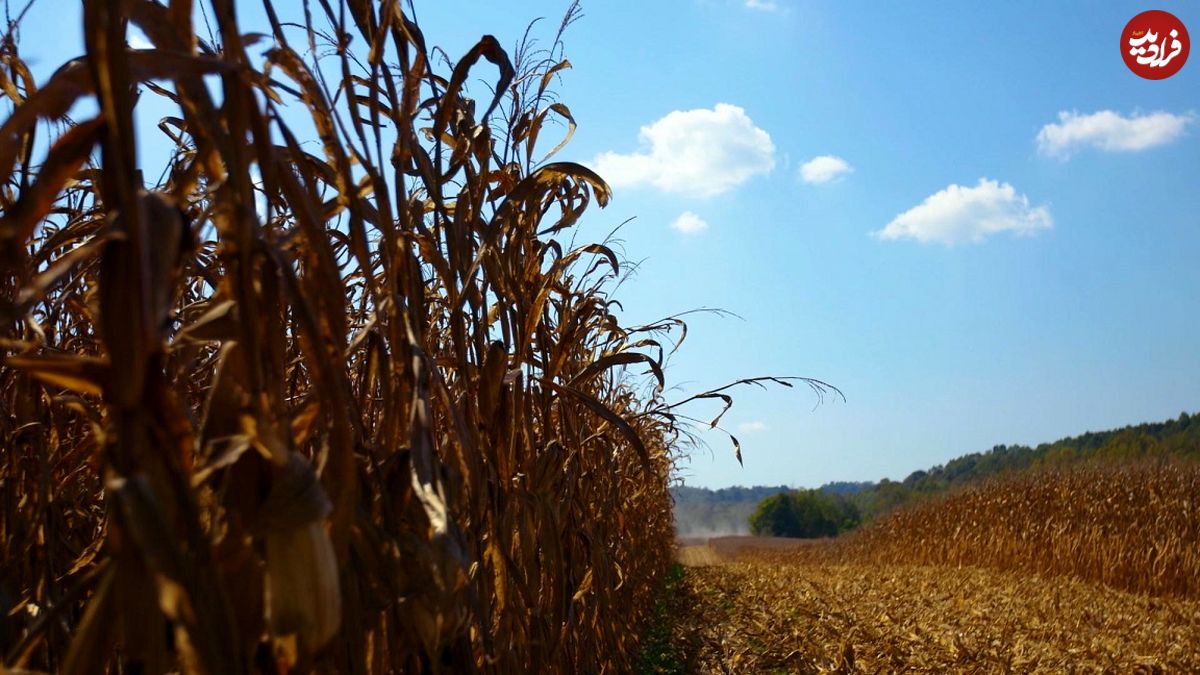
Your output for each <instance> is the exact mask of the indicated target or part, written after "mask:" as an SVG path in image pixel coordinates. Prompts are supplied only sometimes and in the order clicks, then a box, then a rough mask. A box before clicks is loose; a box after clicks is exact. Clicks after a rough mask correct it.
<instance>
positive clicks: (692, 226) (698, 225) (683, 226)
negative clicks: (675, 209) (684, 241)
mask: <svg viewBox="0 0 1200 675" xmlns="http://www.w3.org/2000/svg"><path fill="white" fill-rule="evenodd" d="M671 229H673V230H677V231H679V232H682V233H684V234H696V233H698V232H703V231H704V230H707V229H708V223H706V222H704V221H703V220H701V219H700V216H698V215H696V214H694V213H692V212H691V211H684V212H683V213H681V214H679V217H678V218H676V219H675V222H673V223H671Z"/></svg>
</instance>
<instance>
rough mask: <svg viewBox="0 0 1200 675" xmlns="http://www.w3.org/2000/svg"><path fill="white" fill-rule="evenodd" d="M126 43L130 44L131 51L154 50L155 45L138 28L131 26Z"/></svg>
mask: <svg viewBox="0 0 1200 675" xmlns="http://www.w3.org/2000/svg"><path fill="white" fill-rule="evenodd" d="M126 42H128V43H129V48H130V49H154V43H153V42H151V41H150V40H149V39H148V38H147V37H146V34H145V33H143V32H142V31H141V30H139V29H138V28H137V27H136V26H132V25H131V26H129V28H128V32H127V35H126Z"/></svg>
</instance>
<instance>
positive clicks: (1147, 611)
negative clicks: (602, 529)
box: [674, 538, 1200, 673]
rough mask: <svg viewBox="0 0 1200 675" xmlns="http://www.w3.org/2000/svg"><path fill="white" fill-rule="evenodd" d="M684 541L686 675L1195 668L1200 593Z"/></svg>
mask: <svg viewBox="0 0 1200 675" xmlns="http://www.w3.org/2000/svg"><path fill="white" fill-rule="evenodd" d="M690 543H691V544H692V545H691V546H683V547H681V548H680V554H681V555H680V562H681V563H683V564H684V565H685V567H686V571H685V576H684V583H683V584H681V585H680V591H679V592H680V593H681V594H682V595H683V596H685V597H683V598H680V599H679V601H678V602H677V604H676V606H677V607H679V608H680V610H681V611H683V612H686V613H687V614H690V615H685V616H680V617H679V621H678V622H677V624H676V628H675V634H674V639H675V641H676V643H677V645H678V651H679V652H680V653H682V654H685V655H686V662H687V664H686V667H687V670H688V672H698V673H771V672H782V673H790V672H799V673H808V672H843V673H851V672H863V673H887V672H927V673H944V672H970V673H993V672H994V673H1006V672H1016V673H1026V672H1037V673H1070V672H1075V673H1086V672H1113V673H1160V672H1161V673H1176V672H1179V673H1188V672H1193V673H1194V672H1200V602H1196V601H1191V600H1180V599H1171V598H1157V597H1148V596H1144V595H1135V594H1130V593H1125V592H1120V591H1116V590H1112V589H1109V588H1106V587H1103V586H1098V585H1095V584H1089V583H1083V582H1078V581H1074V580H1070V579H1064V578H1050V579H1043V578H1038V577H1034V576H1029V575H1020V574H1010V573H1002V572H995V571H990V570H983V569H976V568H961V569H955V568H946V567H916V566H882V567H881V566H877V565H864V564H828V563H824V562H820V561H819V556H814V555H804V556H803V557H802V558H801V557H800V556H794V555H789V554H788V552H787V551H786V548H787V547H788V546H796V544H785V543H780V542H767V543H762V544H758V543H756V542H754V541H753V540H751V539H750V538H746V539H745V540H742V541H738V540H731V539H722V540H719V541H714V542H713V545H712V546H706V545H699V544H697V543H695V542H690ZM820 545H821V544H812V545H810V546H820ZM781 548H782V549H784V550H782V551H781V550H780V549H781ZM814 559H815V561H814Z"/></svg>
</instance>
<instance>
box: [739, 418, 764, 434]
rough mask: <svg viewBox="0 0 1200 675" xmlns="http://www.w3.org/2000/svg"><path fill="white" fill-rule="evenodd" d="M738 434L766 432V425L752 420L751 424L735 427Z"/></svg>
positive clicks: (744, 423)
mask: <svg viewBox="0 0 1200 675" xmlns="http://www.w3.org/2000/svg"><path fill="white" fill-rule="evenodd" d="M737 429H738V433H742V434H753V433H757V432H759V431H766V430H767V423H766V422H763V421H762V420H754V421H752V422H742V423H741V424H739V425H738V426H737Z"/></svg>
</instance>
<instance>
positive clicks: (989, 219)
mask: <svg viewBox="0 0 1200 675" xmlns="http://www.w3.org/2000/svg"><path fill="white" fill-rule="evenodd" d="M1053 225H1054V220H1053V219H1052V218H1051V217H1050V210H1049V209H1048V208H1046V207H1045V206H1030V205H1029V198H1028V197H1026V196H1025V195H1022V194H1017V191H1016V190H1014V189H1013V186H1012V185H1009V184H1008V183H1000V182H997V181H994V180H988V179H986V178H980V179H979V184H978V185H976V186H975V187H963V186H961V185H950V186H949V187H947V188H945V189H944V190H941V191H939V192H936V193H934V194H932V195H930V196H928V197H926V198H925V201H923V202H921V203H920V204H919V205H917V206H914V207H913V208H911V209H909V210H907V211H905V212H904V213H901V214H900V215H898V216H896V217H895V218H894V219H893V220H892V222H890V223H888V224H887V227H885V228H883V229H882V230H879V231H878V232H875V233H873V234H874V236H876V237H878V238H880V239H889V240H894V239H905V238H907V239H916V240H917V241H920V242H923V243H930V242H935V243H939V244H945V245H947V246H953V245H954V244H961V243H965V242H971V243H977V242H981V241H983V240H984V239H987V238H988V237H990V236H991V235H993V234H996V233H998V232H1015V233H1017V234H1033V233H1035V232H1037V231H1038V230H1044V229H1049V228H1050V227H1052V226H1053Z"/></svg>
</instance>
